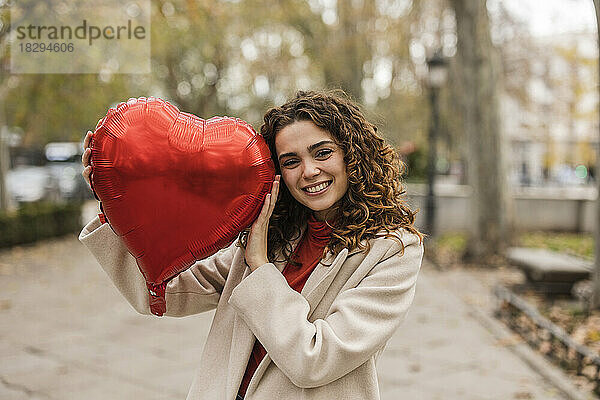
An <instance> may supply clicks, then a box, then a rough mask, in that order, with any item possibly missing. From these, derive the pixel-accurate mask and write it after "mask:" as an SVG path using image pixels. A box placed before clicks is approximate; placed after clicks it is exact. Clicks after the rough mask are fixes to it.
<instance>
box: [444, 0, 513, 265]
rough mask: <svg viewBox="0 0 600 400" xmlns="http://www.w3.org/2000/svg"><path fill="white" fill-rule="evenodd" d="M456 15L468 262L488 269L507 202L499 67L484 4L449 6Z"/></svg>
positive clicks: (455, 0)
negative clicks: (468, 208)
mask: <svg viewBox="0 0 600 400" xmlns="http://www.w3.org/2000/svg"><path fill="white" fill-rule="evenodd" d="M451 4H452V6H453V7H454V11H455V14H456V25H457V37H458V43H457V56H456V58H457V62H458V65H459V72H458V80H459V84H460V85H461V86H462V92H463V95H462V96H461V98H460V99H459V101H460V103H461V109H462V113H463V118H462V120H463V129H464V132H465V137H466V139H467V153H468V158H467V159H468V160H469V161H468V165H467V178H468V183H469V184H470V185H471V187H472V190H473V191H472V195H471V210H473V211H472V218H471V232H470V236H471V237H470V239H469V240H468V242H467V243H468V244H467V251H466V254H465V259H466V261H469V262H477V263H486V262H489V261H490V260H491V258H492V256H494V255H496V254H500V253H501V252H502V251H503V250H504V248H505V247H506V245H507V243H509V238H508V232H509V229H508V222H507V213H506V211H507V209H508V208H509V207H508V206H509V197H508V195H507V194H508V193H507V188H506V176H505V173H504V168H503V165H504V162H503V153H504V151H503V148H504V144H503V141H502V137H501V132H500V120H499V115H498V95H497V93H498V90H497V84H498V77H499V75H500V74H499V73H498V65H499V63H498V62H497V61H498V60H497V57H496V55H495V49H494V48H493V45H492V41H491V37H490V29H489V20H488V15H487V8H486V2H485V1H481V0H451Z"/></svg>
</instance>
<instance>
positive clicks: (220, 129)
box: [90, 97, 275, 315]
mask: <svg viewBox="0 0 600 400" xmlns="http://www.w3.org/2000/svg"><path fill="white" fill-rule="evenodd" d="M90 143H91V146H90V147H91V148H92V155H91V160H92V165H93V171H92V176H91V185H92V190H93V191H94V194H95V195H96V197H97V198H98V200H99V201H100V202H101V208H102V211H103V213H104V214H105V216H106V219H107V221H108V223H109V224H110V226H111V227H112V229H113V230H114V231H115V233H116V234H117V235H119V236H120V237H121V239H122V240H123V242H124V243H125V245H126V246H127V248H128V250H129V251H130V253H131V254H132V255H133V256H134V257H135V258H136V260H137V264H138V266H139V269H140V271H141V272H142V274H143V275H144V278H145V279H146V284H147V287H148V294H149V298H150V309H151V311H152V313H153V314H156V315H163V314H164V312H165V311H166V303H165V288H166V284H167V282H168V280H169V279H170V278H172V277H174V276H175V275H177V274H178V273H180V272H181V271H184V270H185V269H187V268H189V267H190V266H191V265H192V264H193V263H194V262H195V261H196V260H201V259H203V258H206V257H208V256H210V255H212V254H214V253H216V252H217V251H218V250H219V249H221V248H223V247H225V246H227V245H228V244H230V243H231V242H232V241H233V240H234V239H235V238H236V237H237V235H238V234H239V232H241V231H242V230H243V229H245V228H247V227H248V226H250V225H251V223H252V222H253V221H254V220H255V219H256V217H257V216H258V214H259V212H260V209H261V207H262V204H263V202H264V198H265V196H266V194H267V193H269V192H270V190H271V185H272V182H273V179H274V176H275V169H274V165H273V161H272V160H271V156H270V153H269V148H268V146H267V145H266V143H265V142H264V140H263V139H262V137H261V136H259V135H257V134H256V132H255V131H254V130H253V129H252V127H251V126H250V125H249V124H248V123H246V122H244V121H242V120H240V119H237V118H230V117H213V118H211V119H208V120H203V119H200V118H198V117H196V116H195V115H191V114H187V113H184V112H180V111H179V110H178V109H177V107H175V106H173V105H171V104H169V103H168V102H166V101H164V100H161V99H158V98H153V97H149V98H144V97H140V98H138V99H129V100H128V101H127V102H126V103H120V104H119V105H117V106H116V107H115V108H111V109H110V110H109V111H108V113H107V114H106V116H105V117H104V118H103V119H102V120H100V122H99V123H98V125H97V127H96V129H95V131H94V133H93V135H92V139H91V142H90Z"/></svg>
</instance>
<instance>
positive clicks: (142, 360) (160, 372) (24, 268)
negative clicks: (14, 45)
mask: <svg viewBox="0 0 600 400" xmlns="http://www.w3.org/2000/svg"><path fill="white" fill-rule="evenodd" d="M461 274H462V275H461ZM467 275H468V274H467ZM472 278H473V277H472V276H466V275H464V273H463V272H458V273H457V272H453V273H449V272H440V271H438V270H436V269H435V268H433V267H432V266H431V265H429V264H425V265H424V267H423V269H422V272H421V275H420V277H419V281H418V283H417V292H416V297H415V302H414V303H413V306H412V308H411V311H410V312H409V315H408V317H407V319H406V321H405V322H404V324H403V325H402V326H401V327H400V329H399V330H398V331H397V333H396V334H395V335H394V337H393V338H392V339H391V340H390V342H389V344H388V346H387V348H386V350H385V351H384V353H383V354H382V356H381V357H380V359H379V364H378V369H379V378H380V387H381V396H382V399H383V400H395V399H423V400H435V399H461V400H462V399H467V400H470V399H474V400H475V399H498V400H506V399H567V398H569V397H567V396H566V395H564V394H563V392H561V391H560V390H558V389H557V387H556V385H555V384H553V383H550V381H549V380H547V379H544V378H542V376H541V375H540V374H539V373H538V372H536V369H535V368H531V367H530V366H529V364H528V363H526V362H525V361H523V359H522V358H521V357H519V356H517V355H516V354H515V353H514V352H513V351H511V349H510V348H511V347H513V343H511V341H510V337H509V340H508V341H507V339H506V338H502V337H500V338H499V336H497V335H498V332H497V329H496V332H495V333H492V332H493V331H494V329H491V328H490V326H489V323H488V322H489V321H488V322H485V318H486V317H485V314H489V312H488V309H489V307H490V305H489V294H488V291H487V289H486V288H485V287H483V286H482V285H481V284H479V283H478V281H477V280H473V279H472ZM0 287H1V288H2V290H1V291H0V354H1V356H2V358H1V359H2V362H0V399H3V400H17V399H55V400H69V399H78V400H79V399H85V400H94V399H103V400H105V399H111V400H112V399H116V400H119V399H123V400H125V399H127V400H129V399H144V400H154V399H184V398H185V396H186V393H187V389H188V387H189V385H190V383H191V380H192V376H193V373H194V369H195V368H196V367H197V364H196V363H197V361H198V359H199V357H200V353H201V350H202V347H203V345H204V341H205V339H206V336H207V333H208V329H209V326H210V323H211V319H212V313H206V314H201V315H198V316H192V317H187V318H181V319H174V318H156V317H148V316H141V315H138V314H136V313H135V312H134V311H133V309H132V308H130V306H129V305H128V304H127V303H126V302H125V300H124V299H122V298H121V297H120V295H119V294H118V292H117V291H116V289H115V288H114V287H113V286H112V284H111V283H110V281H109V280H108V278H107V277H106V276H105V275H104V272H103V271H102V270H101V269H100V267H99V266H98V265H97V263H96V261H95V260H94V258H93V257H92V256H91V255H90V254H89V253H88V251H87V249H86V248H85V247H84V246H83V245H81V244H80V243H79V242H78V241H77V239H76V238H75V237H65V238H62V239H56V240H50V241H46V242H43V243H41V244H38V245H35V246H28V247H18V248H14V249H10V250H4V251H2V252H0ZM474 310H475V311H474ZM482 315H484V317H482ZM482 318H483V319H482ZM487 318H489V316H488V317H487ZM490 329H491V330H490ZM557 379H558V378H557ZM571 398H574V397H571Z"/></svg>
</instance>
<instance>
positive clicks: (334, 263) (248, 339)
mask: <svg viewBox="0 0 600 400" xmlns="http://www.w3.org/2000/svg"><path fill="white" fill-rule="evenodd" d="M304 230H305V229H302V231H301V234H300V236H299V237H298V238H297V239H296V240H294V241H293V242H292V248H294V249H295V248H296V246H297V245H298V243H299V242H300V240H301V238H302V236H303V234H304ZM351 254H354V252H352V253H351ZM347 257H348V249H346V248H344V249H342V251H340V252H339V253H338V255H337V256H335V257H334V254H333V253H331V252H329V253H328V254H327V256H326V257H325V258H324V259H323V260H321V262H319V264H318V265H317V267H316V268H315V270H314V271H313V272H312V273H311V275H310V277H309V278H308V280H307V281H306V284H305V285H304V288H303V289H302V295H303V296H304V298H305V299H306V300H307V302H308V304H309V305H310V311H309V315H308V316H309V317H310V315H311V314H312V313H313V311H314V309H315V308H316V306H317V305H318V304H319V302H320V301H321V299H322V298H323V296H324V295H325V293H326V292H327V289H328V288H329V286H330V285H331V283H332V282H333V279H334V278H335V276H336V275H337V273H338V272H339V270H340V268H341V267H342V265H343V264H344V261H346V258H347ZM279 258H280V257H278V259H279ZM273 264H274V265H275V266H276V267H277V269H278V270H279V271H283V268H284V267H285V264H286V263H285V262H283V261H274V262H273ZM249 274H250V268H247V267H246V270H245V272H244V276H243V278H245V277H246V276H248V275H249ZM243 278H242V279H243ZM255 339H256V338H255V336H254V334H253V333H252V331H251V330H250V328H248V326H247V325H246V323H245V322H244V321H243V320H242V319H241V317H240V316H239V315H238V314H237V313H235V318H234V323H233V337H232V343H231V351H230V354H229V368H228V371H227V372H228V375H227V398H228V399H229V400H234V399H235V397H236V395H237V392H238V389H239V385H240V383H241V381H242V378H243V376H244V373H245V372H246V366H247V364H248V359H249V357H250V353H251V352H252V348H253V347H254V341H255ZM270 363H271V358H270V357H269V355H268V354H267V355H266V356H265V358H264V359H263V360H262V361H261V363H260V364H259V365H258V368H257V370H256V372H255V373H254V375H253V377H252V380H251V381H250V385H249V386H248V391H247V394H249V393H251V392H252V391H253V390H254V387H255V386H256V384H257V382H258V381H260V378H261V376H262V375H263V374H264V372H265V370H266V369H267V367H268V365H269V364H270Z"/></svg>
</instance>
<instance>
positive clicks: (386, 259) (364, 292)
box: [80, 91, 423, 400]
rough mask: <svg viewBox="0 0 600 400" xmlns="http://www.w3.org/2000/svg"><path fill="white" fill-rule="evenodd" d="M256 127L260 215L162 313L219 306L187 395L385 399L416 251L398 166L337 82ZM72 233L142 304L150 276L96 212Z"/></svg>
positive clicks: (191, 275) (192, 271) (171, 295)
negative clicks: (271, 166) (382, 371)
mask: <svg viewBox="0 0 600 400" xmlns="http://www.w3.org/2000/svg"><path fill="white" fill-rule="evenodd" d="M261 135H262V136H263V138H264V139H265V141H266V142H267V144H268V146H269V149H270V152H271V158H272V159H273V162H274V163H275V168H276V172H277V175H276V177H275V180H274V181H273V186H272V189H271V193H270V194H268V195H267V196H266V198H265V201H264V204H263V207H262V210H261V212H260V214H259V216H258V217H257V218H256V220H255V221H254V222H253V224H252V227H251V228H250V229H249V230H245V231H243V232H241V233H240V236H239V237H238V241H237V242H234V243H232V244H231V245H230V246H229V247H227V248H226V249H223V250H222V251H219V252H218V253H216V254H214V255H213V256H211V257H208V258H206V259H204V260H200V261H197V262H196V263H195V264H194V265H192V266H191V267H190V268H189V269H188V270H186V271H183V272H181V273H180V274H179V275H177V276H175V277H174V278H173V279H172V280H170V281H169V282H168V284H167V287H166V291H165V293H166V308H167V310H166V313H165V314H166V315H170V316H178V317H179V316H186V315H190V314H195V313H200V312H204V311H207V310H210V309H214V308H216V312H215V316H214V319H213V322H212V326H211V329H210V333H209V337H208V339H207V341H206V345H205V347H204V352H203V354H202V359H201V362H200V365H199V368H198V371H197V373H196V376H195V379H194V382H193V384H192V387H191V389H190V392H189V394H188V397H187V398H188V399H194V400H201V399H207V400H209V399H210V400H235V399H237V400H240V399H245V400H264V399H289V400H300V399H303V400H330V399H332V398H340V399H344V400H375V399H379V398H380V396H379V387H378V381H377V370H376V362H377V358H378V357H379V355H380V354H381V352H382V351H383V348H384V347H385V345H386V343H387V341H388V340H389V339H390V338H391V336H392V335H393V334H394V332H395V331H396V329H397V328H398V327H399V326H400V324H401V323H402V321H403V320H404V318H405V316H406V314H407V312H408V309H409V308H410V305H411V303H412V301H413V298H414V295H415V290H416V282H417V276H418V274H419V270H420V267H421V260H422V257H423V240H422V239H423V235H422V234H421V233H419V232H418V231H417V229H416V228H415V227H414V225H413V223H414V214H415V213H414V212H412V211H411V210H410V209H409V208H408V207H407V205H406V203H405V201H404V198H403V195H404V189H403V186H402V183H401V182H400V180H399V179H400V176H401V172H402V171H403V168H404V165H403V164H402V163H401V161H400V160H399V158H398V156H397V154H396V153H395V151H394V150H393V149H392V148H391V147H390V146H388V145H387V144H386V143H385V141H384V140H383V139H382V138H381V137H380V136H378V135H377V129H376V127H375V126H374V125H373V124H371V123H369V122H368V121H367V120H366V119H365V118H364V116H363V114H362V112H361V111H360V109H359V108H358V106H357V105H356V104H354V103H353V102H352V101H351V100H349V99H348V98H347V97H346V96H345V94H343V92H340V91H336V92H298V93H297V94H296V96H295V97H294V98H292V99H291V100H289V101H288V102H287V103H285V104H283V105H282V106H280V107H274V108H272V109H270V110H269V111H267V113H266V114H265V116H264V123H263V126H262V127H261ZM86 154H87V153H86ZM85 159H86V155H85V154H84V163H85V161H86V160H85ZM87 174H89V170H87ZM280 178H281V180H280ZM80 240H81V241H82V242H84V243H85V244H86V245H87V246H88V247H89V248H90V250H92V252H93V253H94V254H95V255H96V257H97V258H98V260H99V262H100V264H101V265H102V267H103V268H104V269H105V270H106V271H107V273H108V275H109V276H110V277H111V279H112V280H113V281H114V283H115V285H116V286H117V288H119V290H120V291H121V293H122V294H123V295H124V296H125V298H127V299H128V300H129V302H130V303H131V304H132V305H133V307H134V308H135V309H136V310H137V311H138V312H140V313H143V314H148V313H149V305H148V296H147V295H146V286H145V283H144V278H143V276H141V274H140V273H139V270H138V268H137V265H136V264H135V259H134V258H133V257H132V256H131V255H130V254H128V252H127V249H126V247H125V246H124V245H123V244H122V243H121V241H120V239H119V237H118V236H116V235H115V234H114V232H113V231H112V230H111V229H110V227H107V226H106V224H104V226H102V224H101V222H100V221H99V220H98V219H97V218H96V219H95V220H93V221H92V222H90V223H89V224H88V225H87V226H86V227H85V228H84V230H83V231H82V233H81V235H80ZM190 334H193V332H190Z"/></svg>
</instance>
